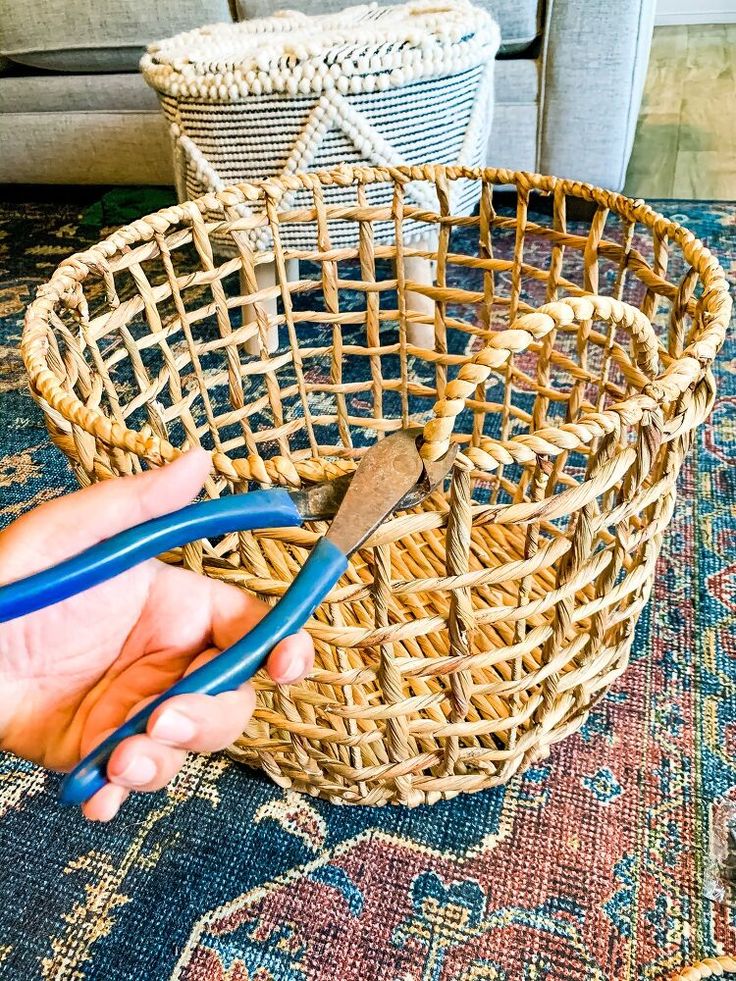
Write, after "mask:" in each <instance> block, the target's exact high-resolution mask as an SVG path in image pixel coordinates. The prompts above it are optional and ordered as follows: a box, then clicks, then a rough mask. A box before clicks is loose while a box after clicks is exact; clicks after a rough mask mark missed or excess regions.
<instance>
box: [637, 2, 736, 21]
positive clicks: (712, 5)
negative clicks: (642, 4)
mask: <svg viewBox="0 0 736 981" xmlns="http://www.w3.org/2000/svg"><path fill="white" fill-rule="evenodd" d="M656 23H657V24H734V23H736V0H659V2H658V3H657V19H656Z"/></svg>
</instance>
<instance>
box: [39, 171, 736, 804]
mask: <svg viewBox="0 0 736 981" xmlns="http://www.w3.org/2000/svg"><path fill="white" fill-rule="evenodd" d="M457 180H465V181H471V182H473V183H474V185H475V188H476V196H477V200H478V208H477V211H476V214H475V215H471V216H467V215H461V216H458V215H455V214H453V213H452V211H451V208H450V204H449V202H450V201H451V199H452V195H451V194H450V188H451V186H452V183H453V182H454V181H457ZM377 183H380V184H386V185H388V186H390V188H391V198H390V204H386V203H385V201H384V202H381V203H379V204H375V203H371V202H370V200H369V197H368V194H367V188H369V187H370V186H371V185H374V184H377ZM416 183H418V184H420V185H421V186H422V188H423V191H424V192H426V194H425V195H423V199H426V197H427V195H429V196H431V200H432V201H434V202H436V205H435V206H434V207H432V208H429V207H427V206H426V205H420V204H416V203H415V200H416V199H415V198H413V197H412V196H411V195H410V194H409V193H408V190H409V188H410V187H411V185H412V184H416ZM335 185H339V186H340V187H342V188H344V189H346V190H349V192H350V193H349V195H348V196H347V197H346V196H343V197H342V199H341V200H340V202H339V203H337V204H335V203H328V202H327V201H326V200H325V190H326V189H327V188H328V187H331V186H335ZM499 185H503V186H508V185H514V186H515V187H516V190H517V196H516V198H515V200H514V202H513V204H512V205H508V204H504V203H503V202H501V203H499V195H498V193H497V192H495V189H496V188H497V187H498V186H499ZM295 191H300V192H306V193H308V196H309V197H308V201H307V203H306V204H302V205H300V206H299V207H298V208H295V207H290V206H289V204H288V202H289V200H291V199H292V194H293V192H295ZM289 192H292V194H289ZM285 198H286V207H283V204H284V199H285ZM570 198H574V199H578V201H582V202H587V203H588V204H589V205H590V206H591V208H590V214H591V215H592V217H590V218H589V219H587V220H577V221H570V220H568V218H567V216H566V214H567V212H566V208H567V202H568V200H569V199H570ZM302 201H303V195H302ZM243 205H247V206H249V207H248V208H246V209H244V208H243V207H242V206H243ZM409 221H411V222H414V223H416V222H420V223H423V224H426V226H427V229H428V231H429V232H433V233H436V234H434V236H432V235H428V240H434V241H436V242H437V248H436V251H435V252H431V253H430V252H426V251H425V252H417V249H416V248H415V247H412V246H410V245H409V244H408V243H406V242H405V241H404V239H403V236H402V228H403V226H404V224H405V223H406V222H409ZM254 222H260V223H261V225H262V226H263V227H266V226H268V231H269V232H270V236H271V240H272V243H273V246H272V251H270V252H266V253H259V254H256V253H254V252H252V251H251V247H250V246H249V244H248V243H249V241H250V240H251V239H252V236H251V235H244V234H243V233H244V232H248V231H250V232H252V230H253V229H252V224H253V223H254ZM346 223H347V224H349V225H352V226H353V227H355V228H356V230H357V235H356V236H355V240H354V243H353V244H349V245H342V246H340V247H333V245H332V242H331V240H332V238H333V237H335V238H336V240H339V239H340V236H339V235H338V234H337V233H338V231H339V230H340V229H341V228H342V227H343V226H344V224H346ZM302 224H309V225H310V226H312V227H313V228H314V230H315V237H316V244H315V245H314V247H312V248H299V249H297V248H286V247H285V246H284V244H283V242H284V240H285V238H286V236H285V235H284V229H286V228H288V227H289V226H291V225H302ZM388 225H390V226H391V228H392V230H393V235H392V237H391V240H390V241H389V244H385V243H386V236H385V235H384V234H383V232H385V229H386V227H387V226H388ZM259 227H260V226H259ZM379 233H380V234H379ZM222 234H227V235H229V236H231V238H232V241H233V243H234V246H235V251H236V255H235V256H234V257H229V258H225V259H217V258H215V255H214V253H213V250H212V240H213V238H214V237H215V236H221V235H222ZM290 240H291V241H293V240H294V237H291V239H290ZM377 242H381V243H384V244H376V243H377ZM412 255H413V256H416V255H419V257H421V258H429V259H433V260H436V263H437V266H436V270H437V271H436V278H435V281H434V284H433V285H422V284H419V283H414V282H410V281H407V280H406V277H405V274H404V269H405V266H404V262H403V259H404V258H406V257H407V256H412ZM294 260H296V261H298V263H299V275H298V276H296V277H295V276H293V274H292V275H290V276H289V275H287V264H288V263H291V262H293V261H294ZM261 261H264V262H265V261H273V262H275V266H276V270H277V285H276V286H275V287H271V288H268V289H262V290H258V287H257V283H256V277H255V266H256V265H257V264H258V263H259V262H261ZM292 270H293V266H292ZM241 283H243V284H244V287H245V290H244V289H243V288H242V287H241ZM409 289H412V290H417V291H420V292H421V291H423V292H424V293H425V295H426V296H428V297H430V299H431V300H432V301H433V328H434V343H433V345H432V347H431V348H426V349H425V348H420V347H417V346H414V345H412V344H411V343H410V342H409V340H408V327H409V325H410V324H412V323H414V322H416V321H417V320H418V319H420V318H422V317H426V316H427V314H422V313H416V312H413V311H412V310H410V309H408V307H407V304H406V300H405V294H406V292H407V291H408V290H409ZM275 295H278V306H277V313H276V314H275V318H276V323H277V325H278V328H279V335H280V343H279V347H278V350H276V351H275V352H273V353H269V352H268V349H267V345H266V340H265V339H266V336H267V332H268V331H269V328H271V327H273V326H274V325H273V323H270V322H269V318H268V314H267V313H266V301H270V300H272V299H273V297H274V296H275ZM244 308H245V309H247V310H248V311H252V310H254V311H255V319H253V318H252V317H244V316H243V309H244ZM270 309H273V305H272V304H271V307H270ZM729 311H730V300H729V297H728V293H727V289H726V286H725V282H724V277H723V273H722V270H721V269H720V267H719V266H718V263H717V262H716V260H715V259H714V257H713V256H712V255H711V254H710V253H709V252H708V250H707V249H706V248H704V246H703V245H702V243H700V242H699V241H697V240H696V239H695V238H694V236H693V235H692V234H691V233H689V232H688V231H687V230H685V229H683V228H681V227H680V226H678V225H677V224H675V223H674V222H672V221H669V220H667V219H666V218H664V217H662V216H661V215H658V214H656V213H655V212H653V211H652V210H651V209H650V208H649V207H647V206H646V205H645V204H644V203H642V202H634V201H631V200H628V199H626V198H625V197H622V196H621V195H618V194H614V193H611V192H607V191H604V190H600V189H597V188H593V187H590V186H587V185H583V184H579V183H575V182H571V181H565V180H559V179H556V178H552V177H543V176H539V175H532V174H522V173H516V172H511V171H504V170H484V171H480V170H469V169H465V168H443V167H437V166H427V167H417V168H407V169H389V168H386V169H377V168H360V167H356V168H342V169H339V170H336V171H331V172H324V173H319V174H313V175H302V174H296V175H291V176H287V177H284V178H281V179H279V180H272V181H266V182H263V183H260V184H242V185H239V186H236V187H233V188H229V189H226V190H224V191H221V192H219V193H216V194H215V193H213V194H209V195H207V196H205V197H204V198H201V199H199V200H197V201H193V202H186V203H184V204H181V205H177V206H172V207H170V208H168V209H165V210H163V211H160V212H158V213H157V214H154V215H149V216H148V217H146V218H142V219H141V220H140V221H137V222H134V223H133V224H132V225H130V226H128V227H126V228H122V229H120V230H119V231H117V232H115V233H114V234H113V235H111V236H110V237H109V238H107V239H105V240H104V241H103V242H101V243H99V244H98V245H96V246H94V247H92V248H91V249H89V250H87V251H86V252H84V253H81V254H78V255H76V256H73V257H72V258H70V259H68V260H67V261H65V262H63V263H62V264H61V266H60V267H59V268H58V269H57V270H56V272H55V273H54V275H53V276H52V278H51V280H50V282H49V283H48V284H47V285H46V286H44V287H43V288H42V289H41V290H40V291H39V295H38V298H37V299H36V300H35V302H34V303H33V304H32V305H31V307H30V308H29V310H28V314H27V318H26V326H25V333H24V337H23V356H24V359H25V363H26V366H27V369H28V374H29V377H30V383H31V389H32V392H33V394H34V397H35V398H36V399H37V401H38V402H39V404H40V405H41V407H42V408H43V411H44V412H45V414H46V419H47V422H48V427H49V432H50V434H51V438H52V439H53V441H54V442H55V443H56V445H57V446H59V447H60V448H61V449H62V450H63V452H64V453H65V454H66V455H67V456H68V457H69V459H70V461H71V463H72V466H73V468H74V471H75V473H76V474H77V476H78V478H79V480H80V482H81V483H83V484H85V483H88V482H90V481H93V480H102V479H106V478H108V477H111V476H114V475H116V474H130V473H134V472H136V471H139V470H140V469H141V468H143V467H146V466H159V465H161V464H163V463H165V462H166V461H168V460H171V459H173V458H174V457H175V456H176V455H177V454H178V453H179V452H180V451H181V450H182V449H184V448H186V447H188V446H192V445H194V444H201V445H203V446H205V447H207V448H208V449H209V450H211V452H212V462H213V474H212V476H211V479H210V480H209V481H208V483H207V486H206V493H207V494H208V495H211V496H212V495H219V494H227V493H233V492H246V491H247V490H248V489H249V488H252V487H256V486H268V485H272V484H284V485H290V486H294V485H298V484H300V483H301V482H309V481H319V480H323V479H326V478H331V477H334V476H336V475H338V474H341V473H343V472H346V471H350V470H352V469H353V468H354V467H355V466H356V463H357V461H358V460H359V459H360V456H361V453H362V452H363V450H364V449H365V448H366V447H367V446H368V445H370V443H371V442H372V441H373V440H375V439H380V438H381V437H382V436H383V435H384V434H386V433H388V432H391V431H393V430H395V429H397V428H399V427H401V426H407V425H421V426H424V436H425V441H424V444H423V449H422V452H423V453H425V454H426V455H427V456H433V457H434V456H439V455H440V454H441V453H442V452H444V450H445V449H446V447H447V446H448V443H449V441H450V440H454V441H457V442H458V443H459V449H460V452H459V455H458V458H457V464H456V466H455V467H454V470H453V473H452V475H451V477H450V478H449V480H448V482H447V486H446V487H445V488H443V489H442V490H440V491H437V492H435V494H434V495H433V496H432V497H431V498H430V499H429V500H427V501H425V502H424V504H423V505H422V506H421V507H419V508H417V509H415V510H414V511H412V512H408V513H401V514H397V515H396V516H395V517H394V518H392V519H391V520H389V521H387V522H386V523H385V524H384V525H383V526H382V527H381V529H380V530H379V531H378V532H377V533H376V534H375V535H374V536H373V538H372V539H370V540H369V542H368V543H367V544H366V546H365V547H364V548H362V549H361V550H360V551H359V552H358V553H357V554H356V555H355V556H354V557H353V559H352V560H351V563H350V567H349V570H348V572H347V573H346V575H345V576H344V578H343V579H342V580H341V582H340V583H339V584H338V585H337V586H336V587H335V589H334V590H333V592H332V593H331V594H330V596H329V597H328V598H327V600H326V602H325V603H324V604H323V605H322V606H321V607H320V609H319V610H318V611H317V614H316V616H315V618H314V620H313V621H312V622H311V623H310V624H309V628H310V630H311V632H312V635H313V637H314V640H315V645H316V648H317V662H316V667H315V670H314V673H313V674H312V676H311V677H310V678H309V679H308V680H307V681H305V682H303V683H302V684H299V685H295V686H291V687H278V686H274V685H273V684H272V683H271V682H270V681H269V679H268V678H267V677H266V676H265V675H264V674H263V673H261V674H259V676H258V677H257V678H256V686H257V689H258V704H257V709H256V712H255V715H254V718H253V720H252V721H251V722H250V724H249V725H248V727H247V730H246V732H245V733H244V734H243V736H242V738H241V739H240V740H239V741H238V743H237V745H236V746H234V747H232V750H231V752H232V755H234V756H235V757H236V758H237V759H239V760H242V761H244V762H246V763H248V764H250V765H254V766H260V767H262V768H263V769H264V770H265V771H266V773H268V774H269V775H270V776H271V777H272V778H273V779H274V780H275V781H276V782H277V783H279V784H281V785H282V786H286V787H294V788H296V789H298V790H303V791H307V792H309V793H312V794H319V795H321V796H324V797H326V798H329V799H330V800H333V801H345V802H351V803H365V804H383V803H385V802H389V801H391V802H401V803H405V804H410V805H413V804H418V803H422V802H433V801H436V800H438V799H440V798H443V797H450V796H452V795H454V794H457V793H459V792H461V791H475V790H480V789H481V788H484V787H488V786H492V785H494V784H499V783H502V782H504V781H506V780H508V779H509V778H510V777H511V776H512V774H514V773H515V772H517V771H518V770H519V769H520V768H522V767H524V766H526V765H527V764H529V763H531V762H533V761H535V760H538V759H540V758H542V757H544V756H545V755H546V754H547V752H548V750H549V747H550V745H551V744H552V743H554V742H555V741H557V740H559V739H561V738H563V737H564V736H566V735H568V734H569V733H572V732H573V731H574V730H575V729H576V728H577V727H578V726H579V725H580V724H581V722H582V721H583V720H584V718H585V715H586V712H587V711H588V709H589V708H590V706H591V704H592V703H593V702H594V701H595V700H596V699H597V698H599V697H600V696H601V694H602V693H603V692H605V690H606V689H607V688H608V686H609V685H610V684H611V683H612V682H613V681H614V680H615V679H616V678H617V677H618V676H619V675H620V674H621V673H622V671H623V670H624V668H625V666H626V662H627V658H628V656H629V650H630V647H631V644H632V639H633V637H634V628H635V625H636V622H637V618H638V617H639V614H640V612H641V610H642V608H643V606H644V605H645V603H646V602H647V598H648V595H649V592H650V589H651V586H652V581H653V576H654V574H655V565H656V561H657V556H658V552H659V549H660V544H661V542H662V538H663V535H664V533H665V530H666V527H667V524H668V522H669V520H670V517H671V514H672V510H673V507H674V503H675V482H676V478H677V474H678V471H679V470H680V467H681V464H682V461H683V457H684V456H685V454H686V453H687V451H688V448H689V447H690V445H691V442H692V440H693V434H694V431H695V428H696V427H697V426H698V424H699V423H700V422H701V421H702V420H703V419H704V418H705V416H706V415H707V413H708V411H709V409H710V407H711V404H712V401H713V380H712V375H711V372H710V364H711V362H712V360H713V358H714V357H715V355H716V353H717V351H718V349H719V346H720V345H721V343H722V341H723V337H724V333H725V329H726V324H727V321H728V316H729ZM253 337H258V338H259V339H260V355H258V354H255V355H248V354H246V352H245V343H246V341H248V340H249V339H252V338H253ZM324 530H325V526H324V525H318V524H315V525H308V526H305V527H304V528H300V529H283V530H276V531H264V532H260V533H256V534H251V533H241V534H238V535H230V536H227V537H225V538H223V539H221V540H219V541H204V542H197V543H193V544H192V545H190V546H187V547H186V548H184V549H182V550H181V551H178V552H176V553H171V554H167V555H165V556H163V558H164V559H165V560H166V561H169V562H179V563H183V564H184V565H186V566H187V567H189V568H190V569H193V570H195V571H197V572H199V573H201V574H204V575H208V576H213V577H217V578H220V579H223V580H226V581H228V582H231V583H235V584H237V585H239V586H241V587H242V588H244V589H247V590H250V591H252V592H253V593H255V594H256V595H258V596H260V597H262V598H264V599H266V600H267V601H269V602H273V601H275V600H276V599H277V598H278V597H279V596H280V595H281V594H282V593H283V591H284V590H285V589H286V587H287V586H288V585H289V583H290V582H291V581H292V578H293V577H294V575H295V573H296V571H297V569H298V568H299V567H300V566H301V565H302V563H303V561H304V559H305V557H306V555H307V554H308V551H309V549H310V547H311V546H312V544H313V543H314V541H315V540H316V538H317V536H318V535H319V534H321V533H323V532H324Z"/></svg>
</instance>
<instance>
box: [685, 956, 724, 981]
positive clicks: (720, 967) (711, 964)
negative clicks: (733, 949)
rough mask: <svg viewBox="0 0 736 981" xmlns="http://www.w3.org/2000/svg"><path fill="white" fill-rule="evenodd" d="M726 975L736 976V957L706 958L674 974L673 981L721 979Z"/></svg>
mask: <svg viewBox="0 0 736 981" xmlns="http://www.w3.org/2000/svg"><path fill="white" fill-rule="evenodd" d="M724 974H736V957H732V956H731V955H730V954H721V955H720V956H719V957H706V958H704V959H703V960H702V961H698V962H697V963H696V964H691V965H690V967H686V968H685V969H684V970H681V971H678V972H677V973H676V974H673V975H672V981H701V979H702V978H713V977H715V978H720V977H723V975H724Z"/></svg>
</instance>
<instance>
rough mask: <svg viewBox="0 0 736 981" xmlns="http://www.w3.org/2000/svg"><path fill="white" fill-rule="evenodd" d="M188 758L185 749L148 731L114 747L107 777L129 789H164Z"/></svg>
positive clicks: (111, 781)
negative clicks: (163, 742) (164, 741)
mask: <svg viewBox="0 0 736 981" xmlns="http://www.w3.org/2000/svg"><path fill="white" fill-rule="evenodd" d="M186 758H187V751H186V749H177V748H175V747H172V746H163V745H162V744H161V743H159V742H157V741H156V740H155V739H152V738H151V737H150V736H148V735H140V736H131V737H130V739H126V740H125V741H124V742H122V743H120V745H119V746H118V747H117V749H115V750H114V751H113V754H112V756H111V757H110V760H109V762H108V764H107V778H108V780H109V781H110V783H113V784H116V785H117V786H118V787H124V788H126V789H128V790H161V788H162V787H165V786H166V784H167V783H168V782H169V780H171V779H172V777H173V776H174V775H175V774H176V773H177V772H178V770H179V769H181V767H182V765H183V763H184V760H185V759H186Z"/></svg>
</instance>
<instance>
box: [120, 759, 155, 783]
mask: <svg viewBox="0 0 736 981" xmlns="http://www.w3.org/2000/svg"><path fill="white" fill-rule="evenodd" d="M155 776H156V764H155V763H154V762H153V760H152V759H150V757H148V756H136V758H135V759H134V760H131V761H130V763H128V765H127V766H126V767H125V769H124V770H123V771H122V773H118V774H117V779H118V780H119V781H122V782H123V783H125V784H127V785H128V786H129V787H144V786H145V785H146V784H147V783H150V782H151V781H152V780H153V778H154V777H155Z"/></svg>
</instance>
